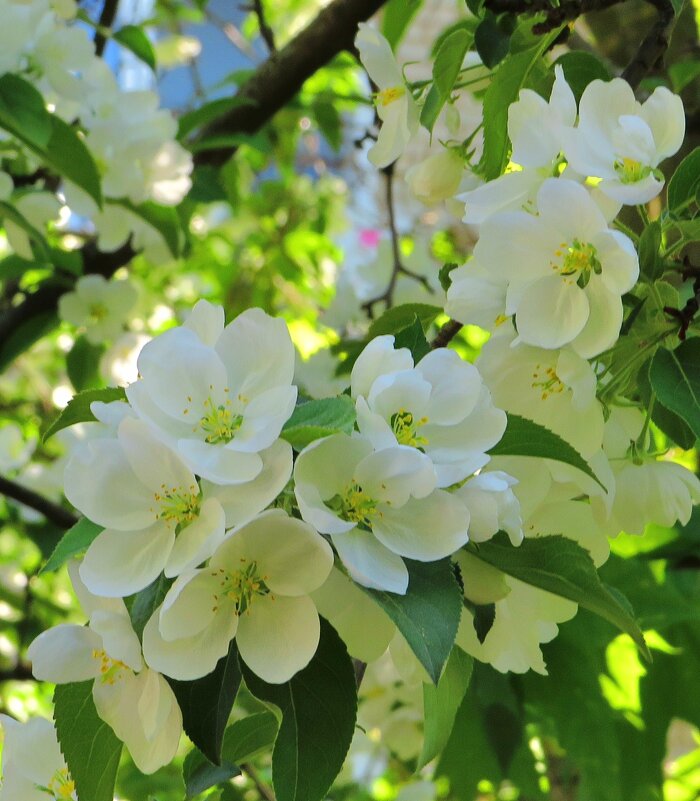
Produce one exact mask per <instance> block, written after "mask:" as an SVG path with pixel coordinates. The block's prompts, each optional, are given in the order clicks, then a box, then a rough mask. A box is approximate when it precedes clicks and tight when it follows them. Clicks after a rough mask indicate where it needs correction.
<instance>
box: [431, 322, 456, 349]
mask: <svg viewBox="0 0 700 801" xmlns="http://www.w3.org/2000/svg"><path fill="white" fill-rule="evenodd" d="M461 329H462V323H458V322H457V320H448V321H447V322H446V323H445V325H443V327H442V328H441V329H440V330H439V331H438V332H437V334H436V335H435V339H434V340H433V341H432V342H431V343H430V348H431V350H436V349H437V348H446V347H447V346H448V345H449V344H450V342H452V340H453V339H454V338H455V337H456V336H457V334H458V333H459V332H460V331H461Z"/></svg>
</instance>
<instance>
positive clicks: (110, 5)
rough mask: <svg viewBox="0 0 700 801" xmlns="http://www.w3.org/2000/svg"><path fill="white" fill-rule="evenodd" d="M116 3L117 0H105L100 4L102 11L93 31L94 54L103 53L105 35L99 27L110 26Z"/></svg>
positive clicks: (114, 15) (115, 10)
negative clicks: (97, 26)
mask: <svg viewBox="0 0 700 801" xmlns="http://www.w3.org/2000/svg"><path fill="white" fill-rule="evenodd" d="M118 5H119V0H105V3H104V5H103V6H102V13H101V14H100V19H99V21H98V23H97V24H98V25H99V26H100V27H99V28H98V29H97V30H96V31H95V54H96V55H98V56H101V55H102V53H104V49H105V46H106V44H107V37H106V36H105V35H104V33H103V32H102V30H101V29H102V28H111V27H112V23H113V22H114V18H115V17H116V16H117V6H118Z"/></svg>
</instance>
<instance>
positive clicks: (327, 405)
mask: <svg viewBox="0 0 700 801" xmlns="http://www.w3.org/2000/svg"><path fill="white" fill-rule="evenodd" d="M354 424H355V404H354V403H353V401H352V399H351V398H349V397H348V396H347V395H339V396H338V397H337V398H322V399H321V400H310V401H306V402H305V403H300V404H299V405H298V406H297V407H296V408H295V409H294V412H293V413H292V416H291V417H290V418H289V420H287V422H286V423H285V425H284V428H283V429H282V434H281V437H282V439H286V440H287V442H289V443H290V445H291V446H292V447H293V448H294V450H296V451H300V450H303V449H304V448H305V447H306V446H307V445H308V444H309V443H311V442H313V441H314V440H316V439H321V438H322V437H328V436H330V435H331V434H337V433H338V432H340V431H342V432H344V433H346V434H349V433H350V432H351V431H352V429H353V426H354Z"/></svg>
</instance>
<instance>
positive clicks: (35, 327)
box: [0, 311, 58, 371]
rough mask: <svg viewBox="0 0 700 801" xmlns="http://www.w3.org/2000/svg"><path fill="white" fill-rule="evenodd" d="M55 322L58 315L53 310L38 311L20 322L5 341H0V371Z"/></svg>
mask: <svg viewBox="0 0 700 801" xmlns="http://www.w3.org/2000/svg"><path fill="white" fill-rule="evenodd" d="M57 324H58V315H57V314H56V312H55V311H47V312H40V313H39V314H35V315H33V316H32V317H30V318H29V319H28V320H25V321H24V322H22V323H20V325H18V326H17V328H15V330H14V331H13V332H12V333H11V334H10V335H9V336H8V337H7V338H6V339H5V341H4V342H2V343H0V371H2V370H4V369H5V368H6V367H7V366H8V365H9V364H10V362H12V361H13V360H14V359H15V358H16V357H17V356H19V355H20V354H22V353H24V351H25V350H28V349H29V348H30V347H31V346H32V345H33V344H34V343H35V342H36V341H37V340H39V339H41V338H42V337H43V336H44V335H45V334H48V332H49V331H52V330H53V329H54V328H55V327H56V325H57Z"/></svg>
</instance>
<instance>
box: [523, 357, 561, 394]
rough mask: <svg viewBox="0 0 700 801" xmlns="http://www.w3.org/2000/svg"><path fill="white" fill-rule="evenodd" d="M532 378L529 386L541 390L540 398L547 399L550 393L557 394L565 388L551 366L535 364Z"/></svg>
mask: <svg viewBox="0 0 700 801" xmlns="http://www.w3.org/2000/svg"><path fill="white" fill-rule="evenodd" d="M532 379H533V380H532V384H531V386H532V388H533V389H539V390H541V392H542V395H541V397H542V400H547V398H548V397H549V396H550V395H558V394H559V393H560V392H563V391H564V390H565V389H566V387H565V386H564V384H563V383H562V381H561V379H560V378H559V376H558V375H557V372H556V370H555V369H554V368H553V367H545V366H544V365H542V364H536V365H535V371H534V373H533V374H532Z"/></svg>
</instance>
